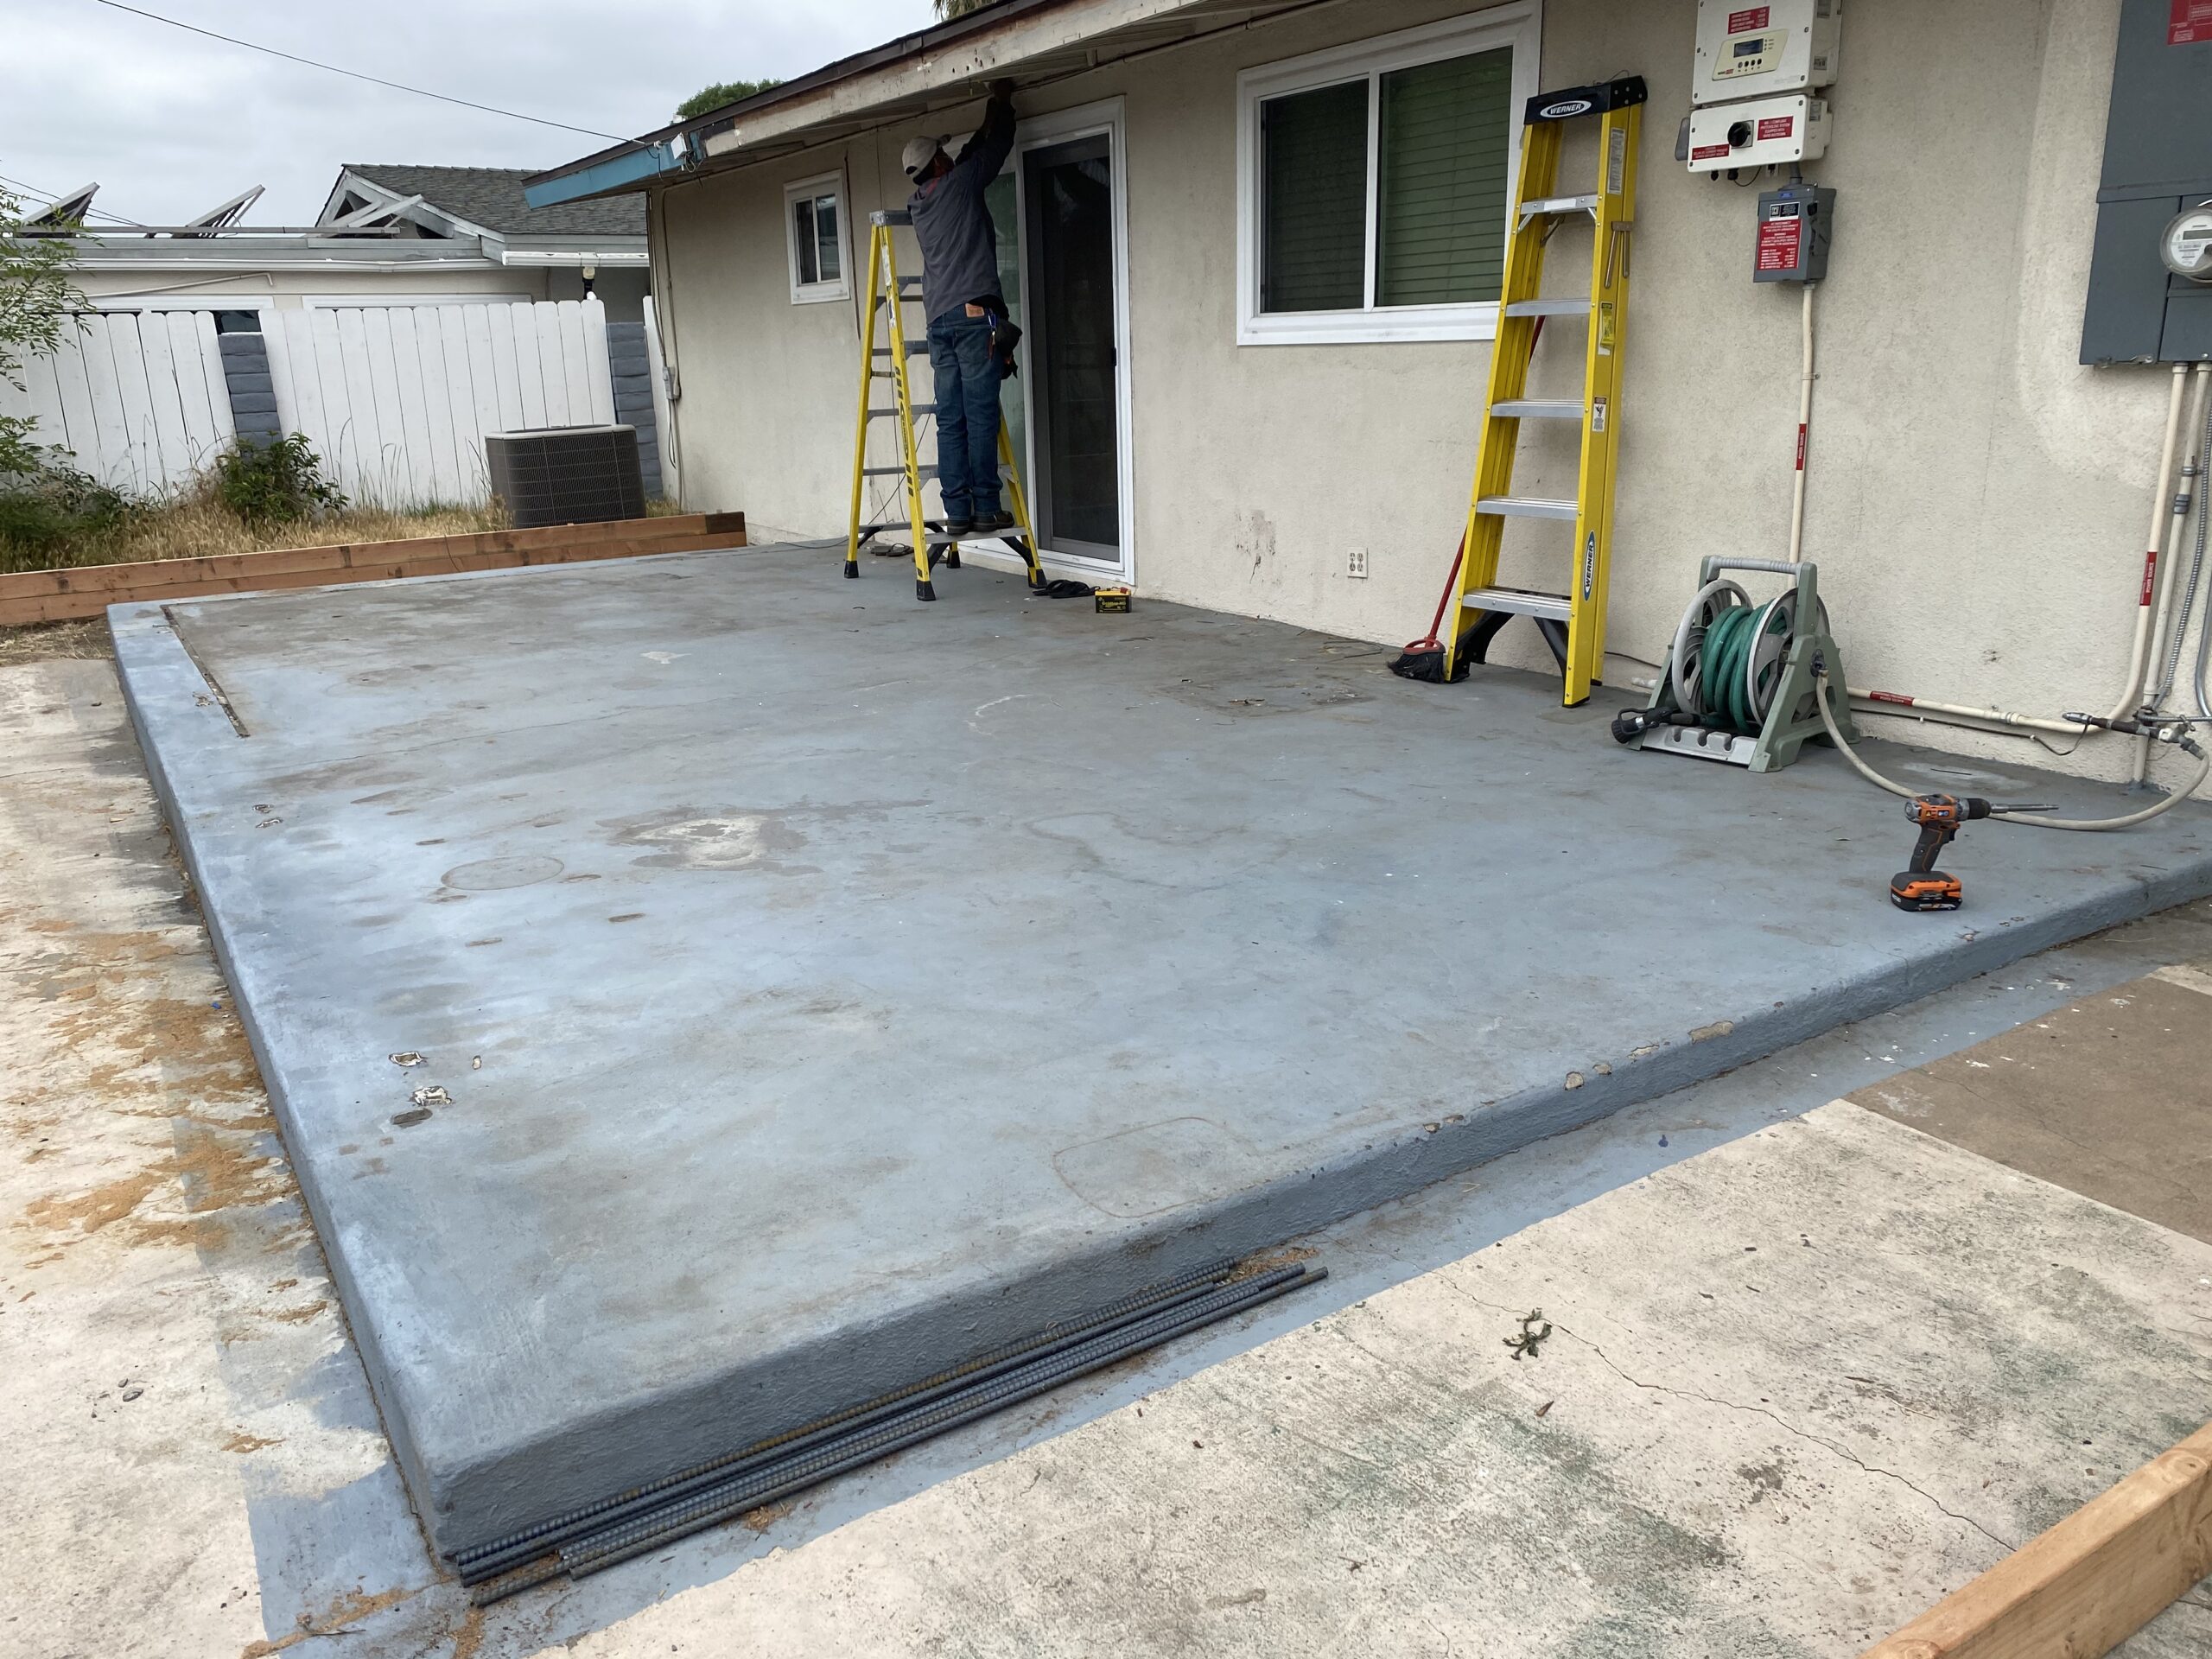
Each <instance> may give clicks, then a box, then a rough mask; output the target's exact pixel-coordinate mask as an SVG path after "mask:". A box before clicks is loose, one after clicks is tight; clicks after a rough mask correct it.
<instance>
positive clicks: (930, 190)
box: [906, 101, 1014, 322]
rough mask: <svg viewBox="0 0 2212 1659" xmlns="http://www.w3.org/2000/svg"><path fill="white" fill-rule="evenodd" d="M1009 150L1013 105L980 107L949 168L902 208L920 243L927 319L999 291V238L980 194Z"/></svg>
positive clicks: (953, 311)
mask: <svg viewBox="0 0 2212 1659" xmlns="http://www.w3.org/2000/svg"><path fill="white" fill-rule="evenodd" d="M1013 150H1014V105H1011V104H1005V103H1000V102H997V101H993V102H992V103H990V104H988V105H985V106H984V110H983V124H982V126H981V127H979V128H977V129H976V135H975V137H972V138H970V139H969V141H968V142H967V143H966V144H965V145H963V147H962V149H961V151H960V154H959V156H957V158H956V159H955V160H954V162H953V163H952V171H951V172H950V173H948V174H946V175H944V177H943V178H938V179H931V180H930V181H928V182H926V183H925V184H924V185H922V186H921V187H920V188H918V189H917V190H916V191H915V192H914V194H913V198H912V200H910V201H908V202H907V204H906V211H907V212H908V213H912V215H913V216H914V238H915V239H916V240H917V241H918V242H919V243H920V244H921V245H922V306H923V309H925V311H927V312H928V313H929V319H930V321H931V322H936V321H939V320H940V319H942V318H944V317H945V316H947V315H951V314H954V313H957V312H958V311H960V310H961V308H963V307H964V306H967V305H969V304H970V303H972V302H975V301H977V300H982V299H991V298H995V297H997V296H998V292H999V239H998V231H997V227H996V226H994V225H993V224H992V223H991V210H990V209H989V208H988V207H986V206H985V205H984V201H983V192H984V191H985V190H986V189H988V188H989V186H990V182H991V181H992V180H993V179H995V178H996V177H998V175H999V169H1000V168H1002V167H1004V166H1005V165H1006V158H1007V156H1009V155H1011V154H1012V153H1013Z"/></svg>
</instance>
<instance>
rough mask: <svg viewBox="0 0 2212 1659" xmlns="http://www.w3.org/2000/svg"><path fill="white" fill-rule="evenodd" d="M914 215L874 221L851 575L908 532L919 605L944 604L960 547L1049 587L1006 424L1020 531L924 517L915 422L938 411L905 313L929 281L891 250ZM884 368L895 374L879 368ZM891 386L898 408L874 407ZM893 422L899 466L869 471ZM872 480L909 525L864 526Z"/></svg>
mask: <svg viewBox="0 0 2212 1659" xmlns="http://www.w3.org/2000/svg"><path fill="white" fill-rule="evenodd" d="M913 222H914V219H913V215H912V213H906V212H905V211H903V210H898V211H887V212H879V213H871V214H869V215H868V323H867V326H866V327H865V328H863V330H862V331H861V333H862V338H861V414H860V430H859V435H858V436H857V437H856V439H855V442H854V445H853V513H852V528H851V530H850V531H849V533H848V535H847V537H846V541H845V574H846V575H848V576H851V577H855V578H857V577H858V576H859V575H860V573H861V548H862V547H864V546H866V545H867V544H868V543H869V542H871V541H873V540H874V539H875V537H877V536H879V535H880V534H881V533H882V532H883V531H887V530H892V531H895V530H903V531H906V532H907V533H908V534H909V535H910V536H912V537H913V542H912V549H913V555H914V597H915V598H916V599H918V600H933V599H935V598H936V597H937V587H936V584H935V583H934V582H932V581H931V573H932V572H934V571H935V569H937V567H938V565H939V564H940V563H942V564H943V565H944V568H945V569H948V570H957V569H959V568H960V543H961V542H962V541H963V539H965V540H968V541H971V542H985V541H991V542H1003V543H1006V544H1007V546H1009V547H1011V548H1012V549H1013V550H1014V551H1015V552H1016V553H1018V554H1020V556H1021V562H1022V563H1024V564H1025V565H1027V567H1028V571H1029V586H1030V588H1032V590H1036V589H1039V588H1043V587H1044V585H1045V571H1044V568H1043V567H1042V566H1041V565H1039V563H1038V562H1037V535H1036V532H1035V531H1034V530H1033V529H1032V528H1031V527H1030V523H1029V503H1028V501H1027V499H1025V498H1024V496H1023V494H1022V492H1021V478H1020V474H1019V473H1018V472H1017V471H1016V470H1015V467H1014V443H1013V440H1012V439H1010V438H1009V437H1008V436H1007V430H1006V423H1005V422H1004V421H1001V422H1000V423H999V468H1000V471H1001V474H1002V475H1003V477H1004V480H1005V483H1006V486H1007V494H1008V497H1009V499H1011V501H1012V503H1013V511H1014V527H1013V528H1012V529H1010V530H993V531H976V532H974V533H972V534H970V535H969V536H968V537H964V538H963V537H957V536H953V535H950V534H949V533H947V531H945V529H944V525H943V524H931V523H930V522H929V521H928V520H927V519H926V518H925V517H924V516H923V511H922V486H923V484H924V483H925V481H926V480H930V479H932V478H935V477H936V476H937V474H938V469H937V468H936V467H933V466H924V465H923V464H922V458H921V447H920V443H919V441H918V439H917V438H916V436H915V434H914V417H915V416H918V415H935V414H936V413H937V405H936V404H917V403H915V401H914V380H913V374H912V370H911V369H910V368H909V366H908V359H911V358H914V357H918V356H921V355H923V354H924V353H927V352H928V350H929V348H930V346H929V340H928V336H927V334H926V333H925V334H924V336H923V337H922V338H921V339H919V340H909V339H908V338H907V336H906V313H905V309H904V308H905V307H906V306H907V305H909V304H918V303H919V302H920V301H921V298H922V279H921V278H920V277H901V276H900V275H899V257H898V254H897V253H896V251H894V250H893V246H892V238H891V233H892V231H893V229H894V228H895V227H896V226H900V225H912V223H913ZM886 319H887V320H888V330H887V332H888V337H889V340H890V343H889V344H888V345H884V346H879V345H877V344H876V340H877V337H878V330H879V328H881V327H884V320H886ZM879 362H887V363H888V365H889V366H888V367H884V368H879V367H878V366H877V365H878V363H879ZM880 380H888V381H889V382H890V383H891V394H892V396H891V405H890V407H889V408H883V407H880V406H878V405H877V404H876V402H875V387H876V383H877V382H878V381H880ZM885 419H889V420H894V421H896V422H897V423H898V426H899V459H898V461H897V463H896V464H895V465H893V466H889V467H871V466H869V465H868V425H869V423H871V422H873V421H878V420H885ZM871 478H895V479H897V480H899V485H898V488H899V493H900V494H901V496H902V498H903V505H904V506H905V508H906V513H905V516H904V517H903V518H885V519H881V520H879V521H877V522H874V523H867V522H864V521H863V520H862V518H861V497H862V496H863V494H864V493H866V490H867V485H868V480H869V479H871Z"/></svg>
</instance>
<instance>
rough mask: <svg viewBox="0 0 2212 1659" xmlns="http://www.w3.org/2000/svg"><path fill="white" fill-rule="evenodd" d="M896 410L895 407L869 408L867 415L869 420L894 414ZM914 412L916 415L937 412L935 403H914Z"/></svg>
mask: <svg viewBox="0 0 2212 1659" xmlns="http://www.w3.org/2000/svg"><path fill="white" fill-rule="evenodd" d="M898 412H899V411H898V410H897V409H896V408H892V409H871V410H868V419H870V420H871V421H874V420H880V419H882V418H883V417H884V416H887V415H896V414H897V413H898ZM914 413H915V414H917V415H934V414H936V413H937V405H936V404H915V405H914Z"/></svg>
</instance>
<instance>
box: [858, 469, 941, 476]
mask: <svg viewBox="0 0 2212 1659" xmlns="http://www.w3.org/2000/svg"><path fill="white" fill-rule="evenodd" d="M922 476H923V477H924V478H935V477H936V476H937V468H936V467H923V468H922ZM861 477H862V478H904V477H906V468H905V467H861Z"/></svg>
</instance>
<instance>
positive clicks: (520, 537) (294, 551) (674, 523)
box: [0, 512, 745, 602]
mask: <svg viewBox="0 0 2212 1659" xmlns="http://www.w3.org/2000/svg"><path fill="white" fill-rule="evenodd" d="M733 519H734V520H735V521H736V522H735V523H734V524H733V523H731V522H729V521H730V520H733ZM744 519H745V515H744V514H743V513H710V512H693V513H684V514H681V515H678V516H677V517H673V518H623V519H617V520H614V521H613V522H610V523H606V524H551V525H547V526H545V527H544V528H542V529H538V530H485V531H474V532H471V533H468V534H465V535H460V536H420V537H409V538H407V539H404V540H401V541H396V542H339V543H330V544H329V545H327V546H323V547H286V548H269V549H265V550H261V551H258V552H253V553H215V554H209V555H207V556H202V557H200V558H194V559H150V560H144V561H141V562H139V563H133V564H94V565H78V566H73V567H69V568H65V569H54V570H23V571H16V572H14V573H12V574H10V575H0V600H10V599H28V598H30V597H33V596H34V595H37V594H56V593H79V592H82V593H121V592H128V591H130V589H132V588H137V587H138V586H140V585H141V584H142V583H143V580H144V578H145V576H146V575H147V574H148V573H149V571H151V570H153V569H156V568H159V569H161V570H162V571H163V572H164V573H168V572H175V573H176V575H177V577H178V579H180V580H182V579H189V580H192V581H195V582H197V581H215V580H218V579H220V578H224V577H229V576H242V575H253V574H256V573H258V572H261V571H264V570H266V571H281V570H306V569H343V568H345V567H347V566H351V565H356V564H362V563H378V562H380V561H383V560H385V559H389V558H393V557H398V556H407V555H413V554H418V553H422V554H429V553H435V552H438V551H441V550H442V551H449V552H454V553H477V552H517V553H519V552H524V551H534V550H537V549H539V548H546V547H565V546H569V545H570V544H572V543H579V542H587V541H606V540H613V541H632V540H636V539H639V538H640V537H669V536H699V535H711V534H716V533H720V532H722V531H730V530H742V529H743V528H744V527H745V526H744ZM164 579H165V580H166V579H167V575H166V574H165V575H164ZM111 602H113V601H111Z"/></svg>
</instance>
